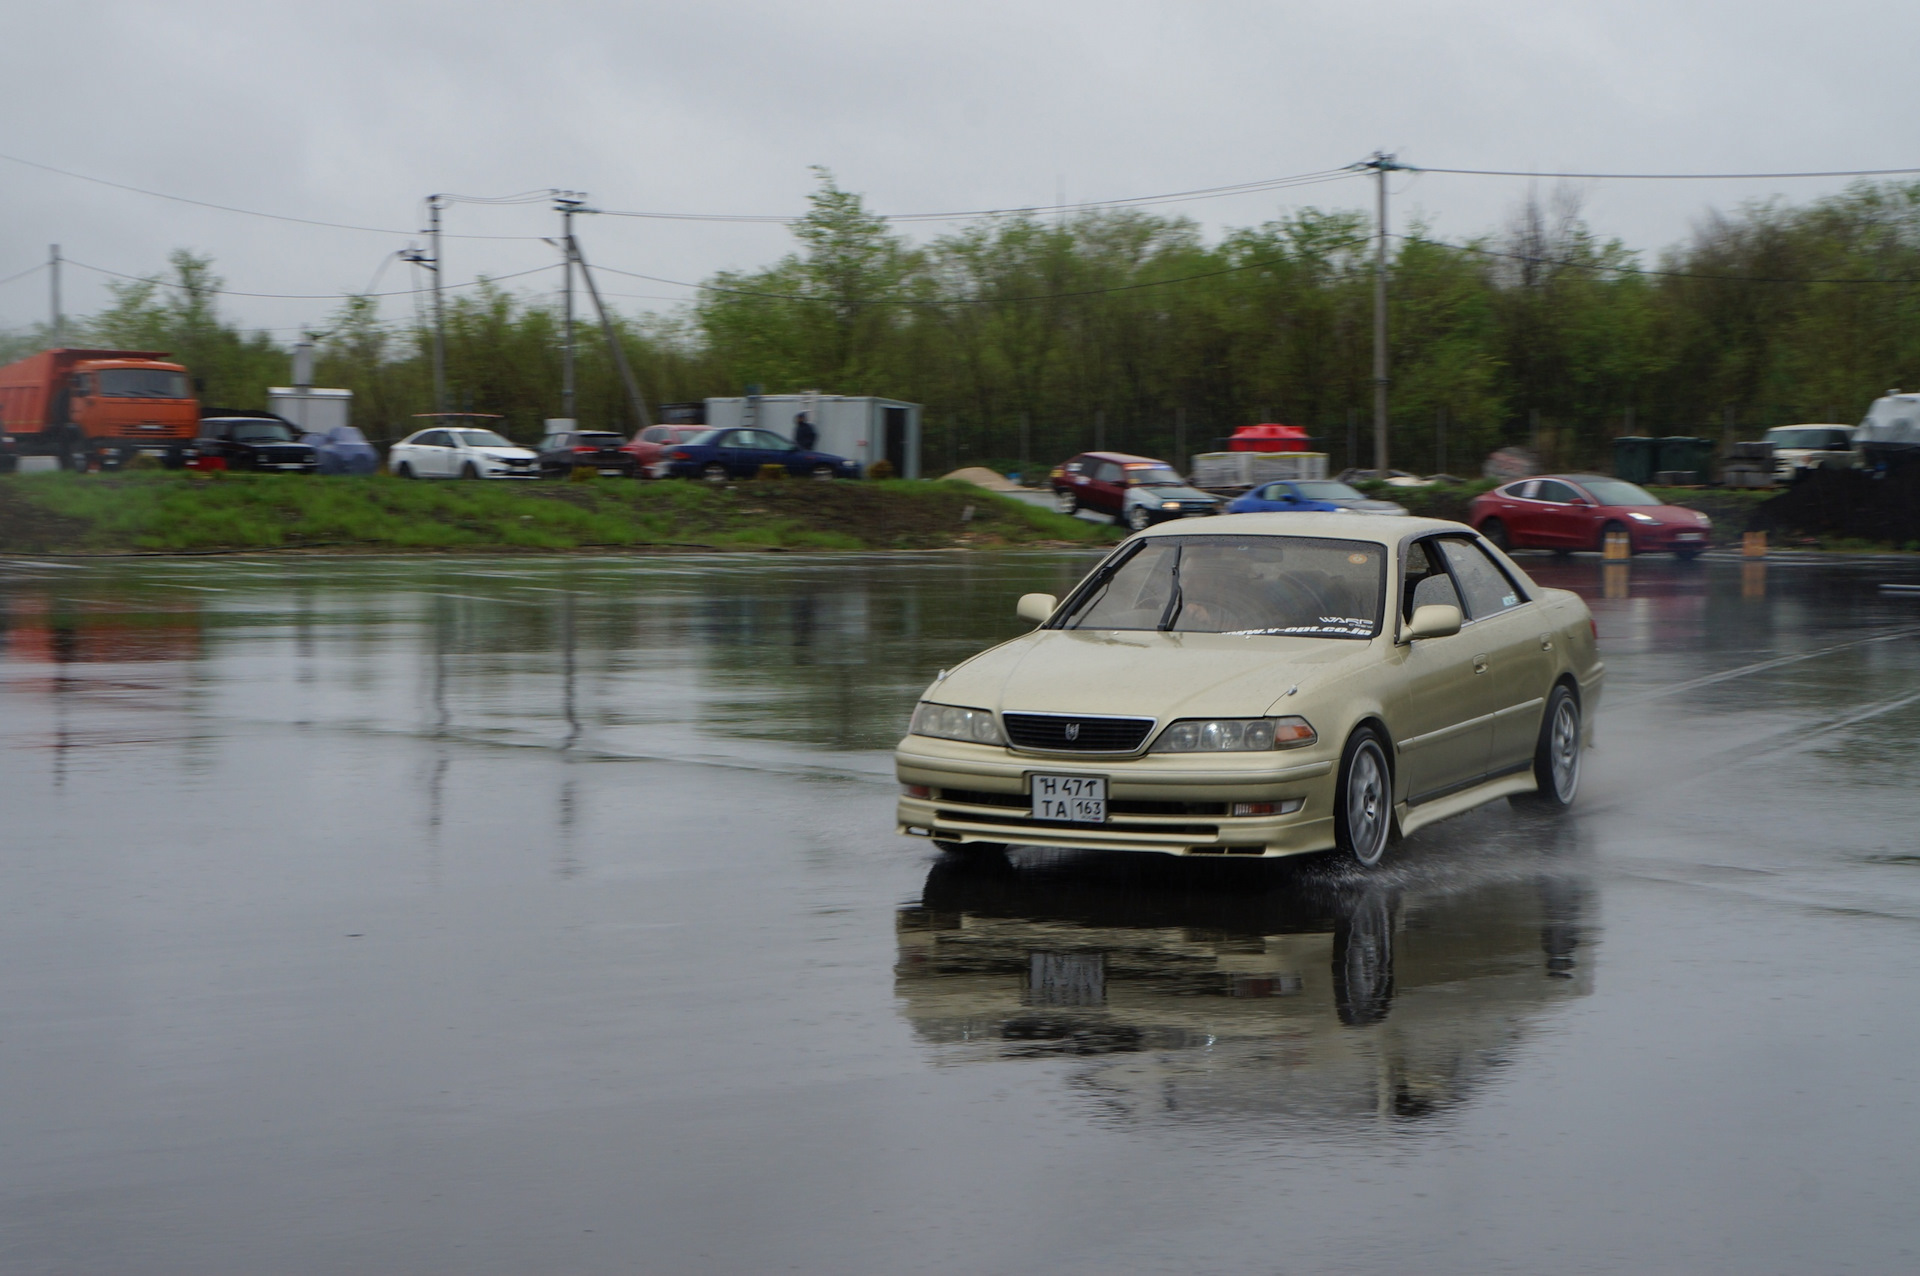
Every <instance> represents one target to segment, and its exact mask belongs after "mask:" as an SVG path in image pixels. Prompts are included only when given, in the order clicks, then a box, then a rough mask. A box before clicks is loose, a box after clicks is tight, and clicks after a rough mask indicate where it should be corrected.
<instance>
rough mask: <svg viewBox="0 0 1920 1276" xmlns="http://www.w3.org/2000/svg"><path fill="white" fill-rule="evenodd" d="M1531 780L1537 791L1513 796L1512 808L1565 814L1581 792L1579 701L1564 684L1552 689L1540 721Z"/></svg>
mask: <svg viewBox="0 0 1920 1276" xmlns="http://www.w3.org/2000/svg"><path fill="white" fill-rule="evenodd" d="M1533 781H1534V783H1535V784H1537V785H1539V788H1538V789H1537V790H1536V791H1534V792H1532V793H1521V794H1516V795H1515V796H1514V798H1513V802H1514V804H1515V805H1522V806H1534V807H1543V808H1545V809H1547V810H1551V811H1564V810H1566V809H1567V808H1568V807H1570V806H1572V805H1573V799H1574V797H1575V795H1577V794H1578V793H1579V792H1580V702H1579V701H1578V700H1576V699H1575V698H1574V695H1573V692H1572V691H1571V690H1569V689H1568V687H1567V684H1566V683H1564V682H1562V683H1558V684H1556V685H1555V686H1554V688H1553V692H1552V694H1550V695H1548V697H1547V711H1546V712H1545V713H1544V714H1542V715H1541V718H1540V739H1539V741H1538V743H1536V744H1535V745H1534V749H1533Z"/></svg>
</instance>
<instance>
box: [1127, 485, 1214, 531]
mask: <svg viewBox="0 0 1920 1276" xmlns="http://www.w3.org/2000/svg"><path fill="white" fill-rule="evenodd" d="M1168 473H1169V474H1171V473H1172V471H1171V470H1169V471H1168ZM1222 504H1223V502H1222V501H1221V499H1220V498H1219V497H1217V496H1215V495H1214V494H1213V493H1212V492H1203V491H1201V490H1200V489H1199V488H1197V487H1195V486H1193V485H1192V484H1191V483H1187V482H1184V481H1183V480H1182V479H1181V478H1180V476H1179V475H1177V474H1174V475H1173V477H1172V478H1171V479H1167V478H1162V477H1158V476H1156V477H1154V478H1152V479H1149V480H1148V481H1145V482H1141V483H1130V484H1128V485H1127V490H1126V495H1125V496H1124V497H1123V498H1122V503H1121V514H1120V521H1121V522H1122V523H1125V524H1126V525H1127V526H1128V527H1129V528H1131V529H1132V530H1134V531H1136V532H1138V531H1143V530H1145V529H1146V528H1149V527H1151V526H1153V525H1154V524H1155V523H1164V522H1166V521H1167V520H1168V519H1173V518H1205V517H1207V516H1209V515H1212V514H1218V513H1219V512H1220V509H1221V506H1222Z"/></svg>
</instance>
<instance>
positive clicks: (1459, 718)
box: [894, 514, 1603, 866]
mask: <svg viewBox="0 0 1920 1276" xmlns="http://www.w3.org/2000/svg"><path fill="white" fill-rule="evenodd" d="M1019 614H1020V616H1021V617H1022V618H1023V619H1026V620H1031V621H1033V622H1035V623H1036V624H1037V625H1038V628H1036V629H1034V630H1033V631H1032V632H1031V633H1029V634H1026V635H1025V636H1023V637H1020V638H1015V639H1013V640H1012V641H1010V642H1006V643H1002V644H1001V645H1000V646H998V647H994V648H992V649H990V650H988V651H984V652H982V653H980V654H979V655H977V656H974V657H973V658H972V659H970V660H968V661H966V662H965V663H963V664H961V665H960V666H959V667H958V668H955V669H951V670H946V671H943V672H942V673H941V674H940V676H939V677H938V678H937V679H935V681H934V683H933V685H932V686H931V687H929V688H928V689H927V691H926V693H925V695H924V697H923V698H922V699H921V701H920V703H919V705H918V706H917V707H916V708H915V709H914V713H913V720H912V724H911V726H910V727H909V734H908V735H907V737H906V738H905V739H904V740H902V741H901V742H900V744H899V747H898V748H897V749H896V750H895V751H894V763H895V769H896V772H897V774H898V776H899V779H900V785H901V797H900V803H899V811H898V818H899V825H900V831H901V832H902V833H905V834H908V835H911V836H915V837H925V838H930V839H932V840H933V841H934V842H935V843H936V844H937V845H939V846H941V847H942V848H943V849H947V850H951V851H957V852H967V851H980V852H985V853H995V854H997V853H998V852H1000V851H1003V850H1004V849H1005V848H1006V846H1008V845H1009V844H1018V845H1030V846H1055V847H1083V848H1088V849H1098V850H1124V851H1157V852H1161V853H1163V854H1169V855H1217V856H1267V857H1272V856H1283V855H1299V854H1304V853H1307V852H1313V851H1323V850H1328V849H1331V848H1335V847H1337V848H1339V849H1341V850H1343V851H1345V852H1347V853H1348V854H1350V855H1352V856H1353V858H1354V859H1356V860H1358V861H1359V862H1360V863H1361V864H1364V865H1369V866H1371V865H1373V864H1377V863H1379V861H1380V858H1381V856H1382V855H1384V854H1385V852H1386V849H1387V845H1388V842H1389V840H1390V838H1391V837H1392V836H1393V835H1394V834H1396V833H1397V834H1399V835H1402V836H1404V835H1406V834H1409V833H1411V832H1413V831H1414V830H1415V829H1417V828H1420V827H1421V826H1423V825H1426V824H1430V823H1432V822H1433V821H1435V820H1439V819H1444V818H1446V817H1447V816H1450V815H1457V814H1459V813H1461V812H1463V811H1467V810H1471V809H1472V808H1474V807H1476V806H1480V805H1481V804H1483V803H1486V802H1490V801H1493V800H1494V799H1496V798H1501V797H1511V798H1515V799H1521V798H1525V799H1527V800H1531V801H1535V802H1538V803H1540V804H1542V805H1544V806H1547V807H1549V808H1564V807H1566V806H1568V805H1569V804H1571V803H1572V801H1573V799H1574V793H1575V791H1576V789H1577V788H1578V786H1579V781H1580V758H1581V750H1582V748H1583V746H1584V745H1585V744H1586V743H1587V742H1588V741H1589V740H1590V738H1591V723H1592V718H1593V712H1594V708H1595V706H1596V705H1597V703H1598V701H1599V697H1600V688H1601V679H1602V672H1603V666H1602V665H1601V663H1600V659H1599V656H1598V653H1597V651H1596V650H1595V631H1594V626H1593V620H1592V617H1591V616H1590V614H1589V613H1588V611H1587V608H1586V604H1585V603H1583V602H1581V601H1580V599H1579V598H1578V597H1577V596H1576V595H1574V594H1571V593H1568V592H1567V591H1565V590H1559V589H1542V588H1541V587H1540V586H1538V585H1536V584H1534V583H1533V581H1532V580H1530V579H1528V577H1527V575H1526V573H1525V572H1523V571H1521V570H1520V568H1519V567H1518V566H1516V565H1515V564H1514V562H1513V561H1512V560H1511V559H1509V558H1508V557H1507V556H1506V555H1504V554H1502V553H1501V552H1500V551H1499V550H1498V549H1496V548H1495V547H1493V546H1492V545H1489V544H1488V543H1487V542H1486V541H1485V540H1484V539H1482V538H1481V537H1479V536H1478V535H1476V534H1475V533H1474V532H1473V530H1472V529H1470V528H1467V527H1463V526H1461V525H1460V524H1458V523H1448V522H1440V521H1437V520H1433V519H1368V518H1360V517H1356V516H1353V515H1349V514H1244V515H1240V516H1238V517H1236V518H1234V519H1233V520H1232V524H1231V530H1230V531H1226V530H1214V529H1213V528H1212V527H1209V528H1208V529H1207V530H1205V531H1202V530H1199V529H1198V528H1197V527H1196V526H1195V525H1194V524H1192V523H1169V524H1164V525H1162V526H1160V527H1156V528H1153V529H1150V530H1148V531H1146V532H1142V533H1140V534H1139V535H1136V536H1134V537H1132V538H1130V539H1129V540H1127V541H1126V542H1124V543H1123V544H1122V545H1120V546H1119V547H1118V548H1117V549H1115V550H1114V552H1113V553H1112V554H1110V555H1109V556H1108V557H1107V558H1106V560H1105V561H1104V562H1102V563H1101V564H1100V566H1099V567H1097V568H1096V569H1095V570H1094V571H1093V572H1092V573H1091V574H1089V575H1088V576H1087V578H1086V579H1085V580H1083V581H1081V582H1080V584H1079V585H1078V586H1077V587H1076V588H1075V589H1074V591H1073V592H1072V593H1071V594H1069V595H1068V596H1067V597H1066V599H1065V600H1064V601H1061V600H1056V599H1055V598H1054V597H1053V596H1052V595H1050V594H1028V595H1026V596H1025V597H1024V598H1022V599H1021V600H1020V605H1019Z"/></svg>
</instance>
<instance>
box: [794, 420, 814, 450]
mask: <svg viewBox="0 0 1920 1276" xmlns="http://www.w3.org/2000/svg"><path fill="white" fill-rule="evenodd" d="M793 441H794V442H795V443H798V444H799V445H800V450H801V451H802V452H811V451H813V445H814V444H816V443H818V442H819V441H820V432H819V431H818V430H816V429H814V428H813V422H812V421H811V420H810V419H808V417H807V414H806V413H804V412H802V413H801V414H800V415H799V416H796V417H795V418H793Z"/></svg>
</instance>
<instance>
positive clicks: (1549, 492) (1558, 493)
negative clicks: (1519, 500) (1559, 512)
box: [1533, 479, 1574, 505]
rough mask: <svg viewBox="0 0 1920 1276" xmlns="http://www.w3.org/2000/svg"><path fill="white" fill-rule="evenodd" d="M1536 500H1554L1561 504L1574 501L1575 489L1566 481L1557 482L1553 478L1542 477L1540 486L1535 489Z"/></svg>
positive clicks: (1534, 496) (1534, 497) (1568, 503)
mask: <svg viewBox="0 0 1920 1276" xmlns="http://www.w3.org/2000/svg"><path fill="white" fill-rule="evenodd" d="M1533 499H1534V500H1536V501H1553V502H1555V503H1557V504H1560V505H1570V504H1572V503H1573V499H1574V490H1573V489H1572V488H1570V487H1568V486H1567V485H1566V484H1565V483H1556V482H1554V481H1553V480H1552V479H1541V480H1540V486H1538V487H1536V488H1535V489H1534V491H1533Z"/></svg>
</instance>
